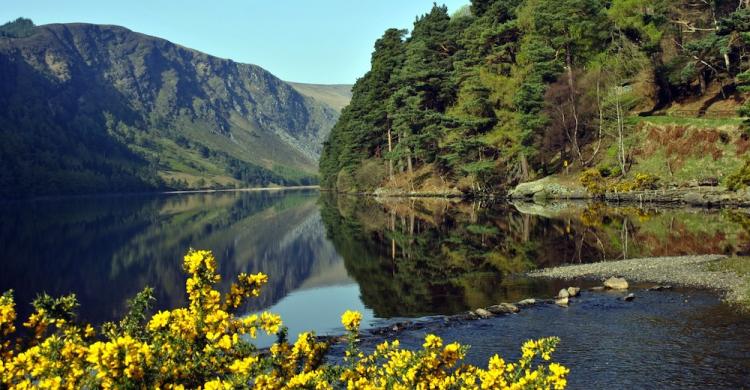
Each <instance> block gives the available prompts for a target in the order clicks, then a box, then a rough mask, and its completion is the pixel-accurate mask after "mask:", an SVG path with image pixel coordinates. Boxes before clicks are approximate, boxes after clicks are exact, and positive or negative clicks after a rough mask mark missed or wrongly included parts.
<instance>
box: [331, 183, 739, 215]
mask: <svg viewBox="0 0 750 390" xmlns="http://www.w3.org/2000/svg"><path fill="white" fill-rule="evenodd" d="M544 181H545V180H544V179H542V180H539V181H537V182H529V183H522V184H519V185H518V186H517V187H516V188H514V189H512V190H510V191H507V192H492V193H457V192H455V191H443V192H418V191H382V190H380V189H376V190H375V191H366V192H341V191H336V190H332V189H328V188H320V191H321V192H326V193H332V194H336V195H348V196H365V197H372V198H384V199H386V198H404V199H409V198H442V199H460V200H494V201H497V200H504V201H508V202H513V201H521V202H525V203H535V204H539V205H544V204H547V203H554V202H560V201H579V202H604V203H609V204H639V205H672V206H676V207H698V208H704V209H705V208H722V207H740V208H745V207H750V190H749V189H743V190H739V191H730V190H728V189H726V188H724V187H717V186H713V187H712V186H697V187H684V188H661V189H654V190H639V191H630V192H607V193H605V194H602V195H594V194H590V193H588V192H586V191H585V190H583V189H582V188H567V187H565V186H561V185H559V184H557V183H544Z"/></svg>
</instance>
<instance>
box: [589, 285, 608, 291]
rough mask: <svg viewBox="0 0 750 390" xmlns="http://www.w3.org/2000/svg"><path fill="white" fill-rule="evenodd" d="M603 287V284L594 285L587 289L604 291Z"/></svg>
mask: <svg viewBox="0 0 750 390" xmlns="http://www.w3.org/2000/svg"><path fill="white" fill-rule="evenodd" d="M604 289H605V287H604V286H596V287H591V288H590V289H589V291H604Z"/></svg>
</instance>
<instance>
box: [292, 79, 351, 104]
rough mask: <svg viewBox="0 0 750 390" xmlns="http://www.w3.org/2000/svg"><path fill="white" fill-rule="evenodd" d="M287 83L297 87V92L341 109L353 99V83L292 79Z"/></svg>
mask: <svg viewBox="0 0 750 390" xmlns="http://www.w3.org/2000/svg"><path fill="white" fill-rule="evenodd" d="M287 83H288V84H289V85H291V86H292V87H293V88H294V89H296V90H297V92H299V93H301V94H303V95H305V96H309V97H311V98H313V99H315V100H317V101H319V102H321V103H323V104H327V105H329V106H331V107H333V108H335V109H337V110H339V111H341V110H343V109H344V107H346V106H347V105H348V104H349V102H350V101H351V100H352V85H351V84H333V85H327V84H305V83H293V82H290V81H287Z"/></svg>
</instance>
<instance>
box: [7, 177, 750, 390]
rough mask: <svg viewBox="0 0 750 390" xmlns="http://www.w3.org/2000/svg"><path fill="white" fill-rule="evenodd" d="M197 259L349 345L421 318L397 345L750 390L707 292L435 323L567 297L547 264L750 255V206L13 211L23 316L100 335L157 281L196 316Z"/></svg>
mask: <svg viewBox="0 0 750 390" xmlns="http://www.w3.org/2000/svg"><path fill="white" fill-rule="evenodd" d="M191 247H192V248H198V249H211V250H213V252H214V254H215V255H216V257H217V259H218V260H219V268H220V272H221V275H222V279H223V282H222V283H223V285H222V286H223V288H226V287H227V285H228V284H229V283H230V282H231V281H232V278H233V276H234V275H236V274H238V273H240V272H248V273H253V272H265V273H267V274H268V275H269V283H268V285H267V286H266V288H265V290H264V292H263V294H262V295H261V296H260V297H259V298H258V299H255V300H253V301H252V303H251V304H250V305H249V306H248V307H246V308H245V310H246V311H247V312H254V311H258V310H270V311H273V312H276V313H279V314H281V315H282V318H283V319H284V321H285V324H286V325H287V326H289V328H290V333H291V334H292V335H295V334H296V333H299V332H301V331H303V330H310V329H312V330H315V331H317V332H318V333H319V334H340V333H342V332H343V330H342V328H341V325H340V323H339V316H340V314H341V313H342V312H343V311H345V310H347V309H354V310H359V311H361V312H362V313H363V314H364V317H365V319H364V326H365V327H373V326H383V325H390V324H393V323H395V322H400V321H405V320H408V319H417V320H418V321H426V322H425V323H426V325H425V328H424V329H420V330H418V331H408V332H405V333H403V334H401V335H399V338H400V339H402V341H403V342H404V343H405V344H406V345H419V344H420V338H421V337H423V335H424V333H425V332H435V333H438V334H441V335H443V336H444V337H446V338H447V339H451V340H458V341H462V342H465V343H468V344H471V345H472V346H473V347H472V349H471V350H470V351H471V352H470V355H469V359H470V360H472V361H473V362H475V363H482V362H484V361H486V359H487V358H488V357H489V356H490V355H491V354H494V353H500V354H502V355H504V356H508V357H516V356H517V354H518V352H517V349H518V348H519V347H520V344H521V343H522V341H523V340H524V339H527V338H537V337H542V336H549V335H556V336H560V337H561V338H562V340H563V343H562V345H561V346H560V350H559V353H558V355H557V358H558V360H560V361H562V362H563V363H565V364H566V365H568V366H570V367H571V368H572V371H573V373H572V375H571V379H570V383H571V385H572V386H573V388H585V387H597V388H598V387H608V388H633V387H637V388H641V387H650V388H665V387H673V388H691V387H696V388H697V387H702V386H707V387H719V388H721V387H724V388H738V387H746V386H750V374H748V373H750V317H748V316H746V315H740V314H738V313H736V312H735V311H734V310H733V309H732V308H730V307H727V306H726V305H724V304H722V303H721V302H720V301H719V299H718V298H717V297H716V296H715V295H714V294H712V293H707V292H701V291H695V290H684V289H677V290H674V291H668V292H658V293H657V292H653V293H650V292H644V291H640V290H638V289H636V294H638V298H637V299H636V301H635V302H632V303H625V302H622V301H621V300H618V299H617V298H618V297H617V296H613V295H609V294H604V293H585V294H584V295H583V297H582V298H581V299H580V300H578V301H577V302H576V304H574V305H572V306H571V307H570V308H569V309H561V308H557V307H553V306H540V307H536V308H533V309H529V310H525V311H522V312H521V313H520V314H518V315H513V316H507V317H499V318H494V319H491V320H486V321H474V322H467V323H460V324H453V325H450V326H446V325H444V323H443V321H442V320H441V319H440V318H441V317H440V316H442V315H450V314H456V313H461V312H465V311H466V310H469V309H473V308H477V307H484V306H489V305H492V304H495V303H499V302H507V301H517V300H520V299H524V298H527V297H550V296H552V295H554V293H555V292H556V291H557V290H558V289H559V288H560V287H563V285H562V284H561V283H560V282H555V281H543V280H529V279H527V278H524V277H522V276H520V274H522V273H523V272H525V271H528V270H531V269H534V268H540V267H548V266H554V265H558V264H566V263H580V262H591V261H599V260H615V259H621V258H632V257H642V256H660V255H679V254H704V253H725V254H748V253H750V214H748V213H747V212H746V211H742V210H726V211H706V210H692V209H657V208H644V207H608V206H605V205H585V204H575V203H573V204H568V205H557V206H551V207H545V208H541V207H538V206H531V205H524V204H519V205H510V204H494V205H489V204H481V203H455V202H449V201H445V200H438V199H422V200H400V201H396V200H393V201H389V202H386V203H377V202H375V201H374V200H372V199H368V198H356V197H333V196H330V195H327V194H323V195H322V196H321V195H320V193H319V192H317V191H314V190H298V191H272V192H225V193H214V194H175V195H148V196H146V195H144V196H112V197H91V198H75V199H60V200H43V201H33V202H14V203H4V204H0V249H2V256H3V259H2V270H1V271H2V272H0V290H2V291H4V290H7V289H14V290H15V295H16V300H17V302H19V303H20V305H19V312H20V315H22V316H25V315H28V313H29V309H30V306H29V305H26V304H25V303H26V302H30V301H31V300H32V299H33V298H34V297H35V296H36V295H37V294H38V293H40V292H42V291H46V292H47V293H49V294H52V295H61V294H67V293H75V294H76V295H77V296H78V299H79V301H80V303H81V307H80V309H79V314H80V316H81V317H82V318H83V319H84V320H86V321H90V322H93V323H97V324H99V323H102V322H104V321H109V320H113V319H116V318H118V317H119V316H121V315H122V314H123V312H124V310H125V300H126V299H127V298H129V297H132V296H133V295H134V294H135V293H136V292H138V291H140V290H141V289H142V288H143V287H145V286H151V287H154V288H155V292H156V297H157V307H158V308H170V307H175V306H178V305H183V304H185V301H186V300H185V295H184V294H185V290H184V278H185V275H184V273H183V271H182V268H181V259H182V256H183V255H184V254H185V252H186V251H187V250H188V248H191ZM591 283H592V282H587V281H582V282H581V284H582V285H584V286H585V285H587V284H591ZM376 341H377V339H368V340H367V341H366V343H374V342H376ZM265 342H268V340H267V339H265V340H261V343H265Z"/></svg>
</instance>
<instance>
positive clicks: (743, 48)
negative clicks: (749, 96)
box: [320, 0, 750, 194]
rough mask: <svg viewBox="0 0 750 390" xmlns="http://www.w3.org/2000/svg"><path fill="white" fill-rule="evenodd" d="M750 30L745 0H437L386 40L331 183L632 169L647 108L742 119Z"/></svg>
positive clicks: (502, 180)
mask: <svg viewBox="0 0 750 390" xmlns="http://www.w3.org/2000/svg"><path fill="white" fill-rule="evenodd" d="M748 32H750V10H749V9H748V1H747V0H740V1H737V0H733V1H725V0H677V1H668V0H611V1H602V0H558V1H550V0H472V1H471V4H470V5H469V6H466V7H464V8H462V9H459V10H457V11H456V12H454V13H453V14H449V13H448V9H447V7H445V6H440V5H437V4H435V5H434V6H433V7H432V9H431V10H430V11H429V12H428V13H426V14H424V15H422V16H419V17H417V18H416V21H415V22H414V26H413V29H412V30H411V31H410V32H407V31H406V30H398V29H389V30H387V31H385V33H384V34H383V36H382V37H381V38H380V39H378V40H377V42H375V49H374V52H373V53H372V59H371V69H370V70H369V71H368V72H367V73H366V74H365V75H364V76H363V77H361V78H360V79H359V80H358V81H357V83H356V84H355V86H354V89H353V98H352V102H351V104H350V105H349V106H348V107H347V108H345V109H344V111H343V113H342V116H341V118H340V120H339V122H338V123H337V124H336V125H335V127H334V129H333V130H332V133H331V135H330V136H329V139H328V141H327V142H326V143H325V145H324V150H323V154H322V157H321V161H320V176H321V185H322V186H323V187H325V188H329V189H333V190H337V191H340V192H372V191H374V190H376V189H377V188H379V187H388V186H390V187H394V188H402V189H409V188H411V190H412V191H415V188H418V187H420V186H421V188H424V187H425V186H424V182H429V181H432V182H433V183H435V184H434V186H435V187H440V186H443V187H454V188H458V189H459V190H460V191H461V192H463V193H475V194H476V193H489V192H497V191H502V190H503V189H507V188H509V186H512V185H515V184H517V183H519V182H523V181H528V180H531V179H534V178H539V177H544V176H547V175H551V174H555V173H561V172H568V171H569V170H574V171H583V170H585V169H586V168H589V167H593V166H596V165H597V164H600V163H601V161H603V160H604V159H607V161H608V163H607V164H609V165H608V166H606V167H604V168H603V169H602V170H601V171H602V172H606V174H607V175H610V174H611V175H614V176H621V177H625V176H627V175H628V174H629V173H630V172H629V171H630V168H631V166H632V164H633V161H632V160H633V155H632V153H631V152H629V148H632V147H633V145H628V142H631V143H632V142H633V141H632V140H630V139H629V138H628V133H629V132H633V131H634V127H635V126H636V125H637V123H638V118H642V117H655V116H667V117H668V116H669V115H671V114H674V115H677V114H679V116H682V117H688V119H698V118H709V117H712V118H719V119H721V120H725V121H736V122H737V123H738V124H740V125H741V123H742V122H741V121H742V119H741V118H742V117H744V116H746V115H747V114H748V112H750V110H749V108H748V107H747V106H746V105H745V104H744V96H745V95H744V93H745V92H746V90H747V88H748V81H749V80H750V73H749V72H748V69H749V68H748V65H749V64H748V47H749V46H748V43H750V35H748ZM741 127H742V126H738V128H741ZM743 131H744V130H743ZM738 137H744V138H743V139H745V140H746V138H747V134H744V135H738ZM738 142H740V141H738ZM738 150H739V149H738ZM737 154H738V156H740V155H741V154H742V153H741V152H739V151H738V152H737ZM740 157H741V156H740ZM671 169H672V167H670V173H671V172H672V170H671ZM417 191H418V190H417Z"/></svg>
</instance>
